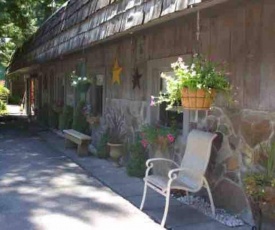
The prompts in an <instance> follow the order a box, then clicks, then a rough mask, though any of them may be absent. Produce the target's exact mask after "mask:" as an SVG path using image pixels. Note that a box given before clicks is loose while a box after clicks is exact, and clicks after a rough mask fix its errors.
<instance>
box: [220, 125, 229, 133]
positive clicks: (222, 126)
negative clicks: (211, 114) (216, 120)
mask: <svg viewBox="0 0 275 230" xmlns="http://www.w3.org/2000/svg"><path fill="white" fill-rule="evenodd" d="M218 131H219V132H221V133H222V134H224V135H228V134H229V128H228V127H227V125H225V124H222V125H219V127H218Z"/></svg>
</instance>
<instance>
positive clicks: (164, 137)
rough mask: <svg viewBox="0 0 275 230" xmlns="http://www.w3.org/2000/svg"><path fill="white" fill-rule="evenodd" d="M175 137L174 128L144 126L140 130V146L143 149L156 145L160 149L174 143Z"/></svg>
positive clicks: (175, 130)
mask: <svg viewBox="0 0 275 230" xmlns="http://www.w3.org/2000/svg"><path fill="white" fill-rule="evenodd" d="M176 136H177V129H176V128H175V127H162V126H157V125H144V126H143V127H142V128H141V138H142V140H141V144H142V146H143V147H144V148H146V147H147V145H157V146H159V147H160V148H162V149H165V148H166V147H168V145H169V144H172V143H174V141H175V139H176Z"/></svg>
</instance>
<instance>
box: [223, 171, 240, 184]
mask: <svg viewBox="0 0 275 230" xmlns="http://www.w3.org/2000/svg"><path fill="white" fill-rule="evenodd" d="M225 177H226V178H228V179H230V180H232V181H233V182H235V183H236V184H239V183H240V176H239V175H238V173H236V172H227V173H226V174H225Z"/></svg>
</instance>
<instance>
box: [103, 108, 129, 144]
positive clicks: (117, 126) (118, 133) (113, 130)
mask: <svg viewBox="0 0 275 230" xmlns="http://www.w3.org/2000/svg"><path fill="white" fill-rule="evenodd" d="M105 119H106V122H107V125H108V134H109V142H110V143H113V144H121V143H123V142H124V140H125V137H126V135H127V125H126V120H125V116H124V114H123V113H122V112H121V111H118V110H116V109H114V108H107V109H106V113H105Z"/></svg>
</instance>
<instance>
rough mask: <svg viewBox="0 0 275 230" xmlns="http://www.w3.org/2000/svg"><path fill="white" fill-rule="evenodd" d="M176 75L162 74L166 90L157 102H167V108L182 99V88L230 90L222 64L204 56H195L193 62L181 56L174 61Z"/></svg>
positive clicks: (161, 93) (173, 66) (172, 65)
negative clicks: (186, 60)
mask: <svg viewBox="0 0 275 230" xmlns="http://www.w3.org/2000/svg"><path fill="white" fill-rule="evenodd" d="M171 67H172V68H173V70H174V74H175V75H174V76H166V75H165V74H162V76H161V77H162V78H163V79H164V80H165V82H166V85H167V87H166V92H160V95H159V98H158V99H157V100H156V101H155V102H156V103H162V102H167V103H168V106H167V108H168V109H169V108H171V107H172V106H173V105H175V104H177V103H178V101H180V100H181V89H182V88H189V89H193V90H197V89H205V90H209V91H210V90H211V89H216V90H219V91H228V90H229V83H228V81H227V79H226V77H225V73H224V71H223V69H222V67H221V66H220V65H218V64H217V63H214V62H212V61H209V60H207V59H205V58H203V57H202V56H194V57H193V59H192V61H191V63H189V64H187V65H186V64H185V63H184V62H183V60H182V59H181V58H179V59H178V61H177V62H175V63H172V64H171Z"/></svg>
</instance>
